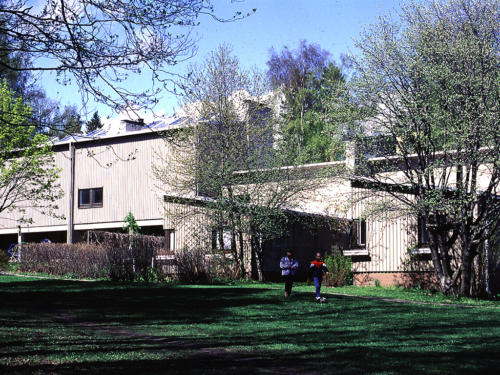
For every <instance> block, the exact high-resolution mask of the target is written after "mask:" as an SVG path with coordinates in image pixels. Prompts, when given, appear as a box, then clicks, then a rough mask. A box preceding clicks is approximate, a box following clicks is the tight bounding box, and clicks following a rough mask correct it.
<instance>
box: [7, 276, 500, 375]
mask: <svg viewBox="0 0 500 375" xmlns="http://www.w3.org/2000/svg"><path fill="white" fill-rule="evenodd" d="M312 289H313V287H306V286H300V287H298V288H297V290H296V293H294V295H293V296H292V297H291V298H290V299H288V300H285V299H284V298H283V297H282V288H281V285H277V284H264V285H263V284H248V285H243V284H242V285H236V286H182V285H172V286H166V285H161V284H153V285H145V284H142V285H141V284H130V285H129V284H114V283H109V282H75V281H67V280H38V279H35V278H29V279H28V278H21V277H16V276H0V373H2V374H5V373H9V374H10V373H23V374H24V373H30V374H31V373H36V374H54V373H55V374H60V373H63V374H75V373H76V374H94V373H106V374H108V373H115V374H123V373H135V374H154V373H182V374H186V373H189V374H192V373H195V374H205V373H206V374H231V373H239V374H242V373H243V374H247V373H262V374H288V373H291V374H329V373H345V374H360V373H364V374H366V373H369V374H400V373H417V374H429V373H435V374H446V373H450V374H451V373H453V374H457V373H479V372H483V373H484V372H485V371H488V370H489V371H496V370H497V369H498V367H499V366H500V317H499V316H500V308H499V307H498V303H497V304H496V306H497V307H492V306H493V305H492V306H490V307H482V306H474V307H468V308H464V307H456V306H440V305H416V304H405V303H395V302H388V301H382V300H368V299H360V298H358V297H346V296H331V297H330V298H329V302H328V303H327V304H316V303H315V302H313V293H312ZM396 298H399V297H396ZM492 304H494V303H493V302H492Z"/></svg>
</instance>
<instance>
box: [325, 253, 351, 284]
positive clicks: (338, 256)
mask: <svg viewBox="0 0 500 375" xmlns="http://www.w3.org/2000/svg"><path fill="white" fill-rule="evenodd" d="M325 265H326V267H327V268H328V270H329V275H328V277H327V278H326V284H327V285H328V286H343V285H346V284H349V283H350V284H352V270H351V268H352V261H351V258H349V257H345V256H343V255H342V253H341V252H340V251H339V250H338V249H336V250H334V252H333V254H332V255H328V256H327V257H326V258H325Z"/></svg>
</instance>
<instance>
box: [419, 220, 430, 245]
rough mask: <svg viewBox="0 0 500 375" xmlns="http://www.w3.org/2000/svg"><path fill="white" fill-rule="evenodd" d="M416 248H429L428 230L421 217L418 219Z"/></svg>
mask: <svg viewBox="0 0 500 375" xmlns="http://www.w3.org/2000/svg"><path fill="white" fill-rule="evenodd" d="M418 246H419V247H427V246H429V230H428V229H427V227H426V222H425V219H424V218H423V217H419V218H418Z"/></svg>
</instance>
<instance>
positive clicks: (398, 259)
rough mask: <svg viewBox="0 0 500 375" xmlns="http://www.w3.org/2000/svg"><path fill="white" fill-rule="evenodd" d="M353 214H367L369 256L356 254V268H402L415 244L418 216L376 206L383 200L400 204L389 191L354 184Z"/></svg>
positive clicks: (355, 269) (355, 217)
mask: <svg viewBox="0 0 500 375" xmlns="http://www.w3.org/2000/svg"><path fill="white" fill-rule="evenodd" d="M407 198H409V197H407ZM351 199H352V202H351V210H352V218H353V219H357V218H363V217H364V216H367V217H366V249H367V250H368V256H366V257H365V256H363V257H353V270H354V271H355V272H402V271H404V269H403V260H404V259H406V258H407V256H408V248H409V247H412V246H414V245H415V244H416V220H415V219H414V218H412V217H410V216H408V215H406V214H403V213H401V212H391V211H390V210H387V212H385V213H383V212H380V211H377V209H375V210H374V205H379V204H381V202H384V201H386V202H388V203H392V204H396V205H397V204H400V203H399V202H398V201H397V200H396V199H395V198H394V197H392V196H390V195H389V194H383V193H380V192H379V193H377V194H374V192H373V191H370V190H366V189H360V188H352V197H351Z"/></svg>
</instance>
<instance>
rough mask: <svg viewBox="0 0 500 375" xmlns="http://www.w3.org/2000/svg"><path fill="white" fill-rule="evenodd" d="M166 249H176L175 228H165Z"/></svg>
mask: <svg viewBox="0 0 500 375" xmlns="http://www.w3.org/2000/svg"><path fill="white" fill-rule="evenodd" d="M165 250H166V251H173V250H175V230H174V229H166V230H165Z"/></svg>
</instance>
